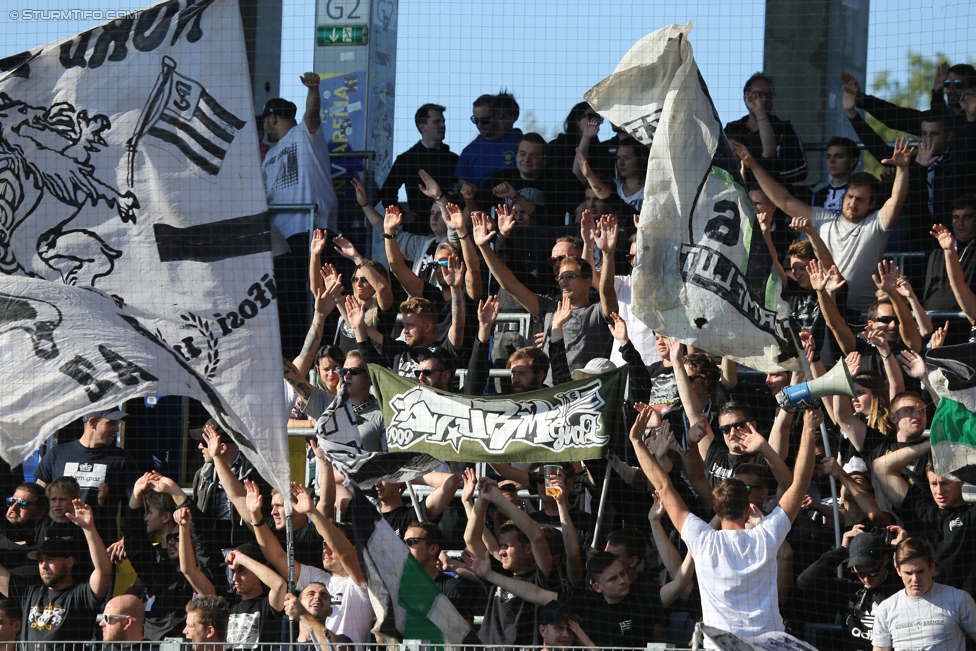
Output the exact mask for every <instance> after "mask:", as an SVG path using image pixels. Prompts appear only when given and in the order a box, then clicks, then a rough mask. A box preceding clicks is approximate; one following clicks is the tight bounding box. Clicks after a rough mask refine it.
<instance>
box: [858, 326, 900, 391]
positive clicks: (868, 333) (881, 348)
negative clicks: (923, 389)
mask: <svg viewBox="0 0 976 651" xmlns="http://www.w3.org/2000/svg"><path fill="white" fill-rule="evenodd" d="M863 336H864V340H865V341H867V342H868V343H870V344H874V346H875V349H876V350H877V351H878V354H879V355H880V356H881V363H882V364H883V365H884V370H885V375H886V376H887V377H888V398H889V399H893V398H894V397H895V396H897V395H898V394H899V393H901V392H902V391H904V390H905V376H904V375H902V372H901V366H899V365H898V358H897V357H895V356H894V355H892V354H891V347H890V346H889V345H888V339H887V337H885V333H884V330H881V329H880V328H872V329H870V330H868V329H867V328H865V330H864V332H863Z"/></svg>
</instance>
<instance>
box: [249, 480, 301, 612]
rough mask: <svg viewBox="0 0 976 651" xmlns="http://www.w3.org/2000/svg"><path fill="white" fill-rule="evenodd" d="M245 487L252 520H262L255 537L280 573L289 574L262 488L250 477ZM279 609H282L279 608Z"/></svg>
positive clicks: (283, 551) (255, 530)
mask: <svg viewBox="0 0 976 651" xmlns="http://www.w3.org/2000/svg"><path fill="white" fill-rule="evenodd" d="M244 487H245V488H246V489H247V498H246V502H247V510H248V512H249V513H250V515H249V516H248V517H249V518H250V521H251V522H260V523H261V525H260V526H257V527H253V528H252V530H253V531H254V537H255V538H256V539H257V542H258V546H259V547H261V553H262V554H264V557H265V558H266V559H268V562H269V563H271V566H272V567H274V568H275V570H276V571H277V572H278V574H280V575H282V576H288V554H287V553H285V550H284V548H282V546H281V543H280V542H278V539H277V538H276V537H275V535H274V533H272V531H271V526H270V525H269V524H268V523H267V520H266V518H265V516H264V498H263V497H262V496H261V489H260V488H258V485H257V484H255V483H254V482H253V481H251V480H250V479H245V480H244ZM298 569H299V564H298V563H296V564H295V574H296V576H297V575H298ZM277 610H281V609H280V608H278V609H277Z"/></svg>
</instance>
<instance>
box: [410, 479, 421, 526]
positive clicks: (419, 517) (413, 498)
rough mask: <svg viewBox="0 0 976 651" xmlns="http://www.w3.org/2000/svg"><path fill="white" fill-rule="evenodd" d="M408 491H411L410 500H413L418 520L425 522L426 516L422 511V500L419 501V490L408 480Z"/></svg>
mask: <svg viewBox="0 0 976 651" xmlns="http://www.w3.org/2000/svg"><path fill="white" fill-rule="evenodd" d="M407 492H408V493H410V501H411V502H413V512H414V513H416V514H417V522H423V521H424V516H423V514H422V513H421V512H420V502H418V501H417V491H415V490H414V489H413V484H412V483H410V482H407Z"/></svg>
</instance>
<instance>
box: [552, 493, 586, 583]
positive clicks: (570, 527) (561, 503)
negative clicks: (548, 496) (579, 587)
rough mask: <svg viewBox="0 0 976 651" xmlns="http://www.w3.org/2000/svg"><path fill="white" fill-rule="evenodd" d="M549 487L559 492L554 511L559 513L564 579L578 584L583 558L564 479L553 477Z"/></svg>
mask: <svg viewBox="0 0 976 651" xmlns="http://www.w3.org/2000/svg"><path fill="white" fill-rule="evenodd" d="M549 483H550V485H551V486H552V487H553V488H555V489H557V490H558V491H559V497H557V498H556V510H557V511H558V512H559V530H560V533H561V534H562V538H563V547H565V548H566V578H568V579H569V581H570V583H573V584H574V585H575V584H578V583H579V582H580V581H581V580H583V557H582V554H581V553H580V539H579V536H578V535H577V533H576V525H575V524H573V516H572V514H571V513H570V511H569V491H568V490H566V478H565V477H563V476H559V477H553V478H552V479H550V480H549Z"/></svg>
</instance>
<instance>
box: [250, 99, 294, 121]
mask: <svg viewBox="0 0 976 651" xmlns="http://www.w3.org/2000/svg"><path fill="white" fill-rule="evenodd" d="M269 115H277V116H278V117H279V118H284V119H286V120H294V119H295V116H296V115H298V107H297V106H295V105H294V104H293V103H292V102H289V101H288V100H286V99H282V98H280V97H272V98H271V99H269V100H268V101H267V103H266V104H265V105H264V110H263V111H262V112H261V115H259V116H258V118H260V119H262V120H263V119H264V118H266V117H268V116H269Z"/></svg>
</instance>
